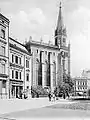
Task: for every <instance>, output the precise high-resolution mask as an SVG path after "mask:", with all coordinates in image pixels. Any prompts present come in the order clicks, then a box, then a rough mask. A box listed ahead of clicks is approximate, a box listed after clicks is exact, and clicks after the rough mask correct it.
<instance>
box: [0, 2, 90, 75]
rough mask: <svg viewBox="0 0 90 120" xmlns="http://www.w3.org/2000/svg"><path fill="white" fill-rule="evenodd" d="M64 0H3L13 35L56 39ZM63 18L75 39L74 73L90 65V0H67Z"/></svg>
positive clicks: (68, 31)
mask: <svg viewBox="0 0 90 120" xmlns="http://www.w3.org/2000/svg"><path fill="white" fill-rule="evenodd" d="M59 3H60V0H0V8H1V12H2V14H4V15H5V16H7V17H8V18H9V19H10V36H11V37H13V38H15V39H16V38H17V39H18V40H19V41H21V42H22V43H23V42H24V41H25V39H29V36H32V37H33V39H34V40H36V41H37V40H40V38H41V37H42V38H43V41H44V42H47V41H49V40H51V41H52V42H54V39H53V36H54V30H55V27H56V23H57V17H58V11H59ZM62 13H63V21H64V24H65V25H66V28H67V40H68V41H69V40H70V43H71V74H72V76H80V74H81V72H82V70H83V69H90V0H63V2H62Z"/></svg>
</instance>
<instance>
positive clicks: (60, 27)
mask: <svg viewBox="0 0 90 120" xmlns="http://www.w3.org/2000/svg"><path fill="white" fill-rule="evenodd" d="M62 27H63V20H62V7H61V2H60V7H59V15H58V21H57V28H56V29H57V30H58V31H59V30H61V29H62Z"/></svg>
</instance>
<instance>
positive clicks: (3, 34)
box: [1, 29, 5, 39]
mask: <svg viewBox="0 0 90 120" xmlns="http://www.w3.org/2000/svg"><path fill="white" fill-rule="evenodd" d="M1 35H2V38H3V39H5V30H3V29H1Z"/></svg>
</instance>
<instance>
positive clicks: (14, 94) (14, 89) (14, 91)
mask: <svg viewBox="0 0 90 120" xmlns="http://www.w3.org/2000/svg"><path fill="white" fill-rule="evenodd" d="M14 90H15V91H14V97H15V98H16V86H15V89H14Z"/></svg>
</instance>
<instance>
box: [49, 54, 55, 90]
mask: <svg viewBox="0 0 90 120" xmlns="http://www.w3.org/2000/svg"><path fill="white" fill-rule="evenodd" d="M50 84H51V85H50V86H51V91H53V89H54V87H53V62H52V54H51V53H50Z"/></svg>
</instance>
